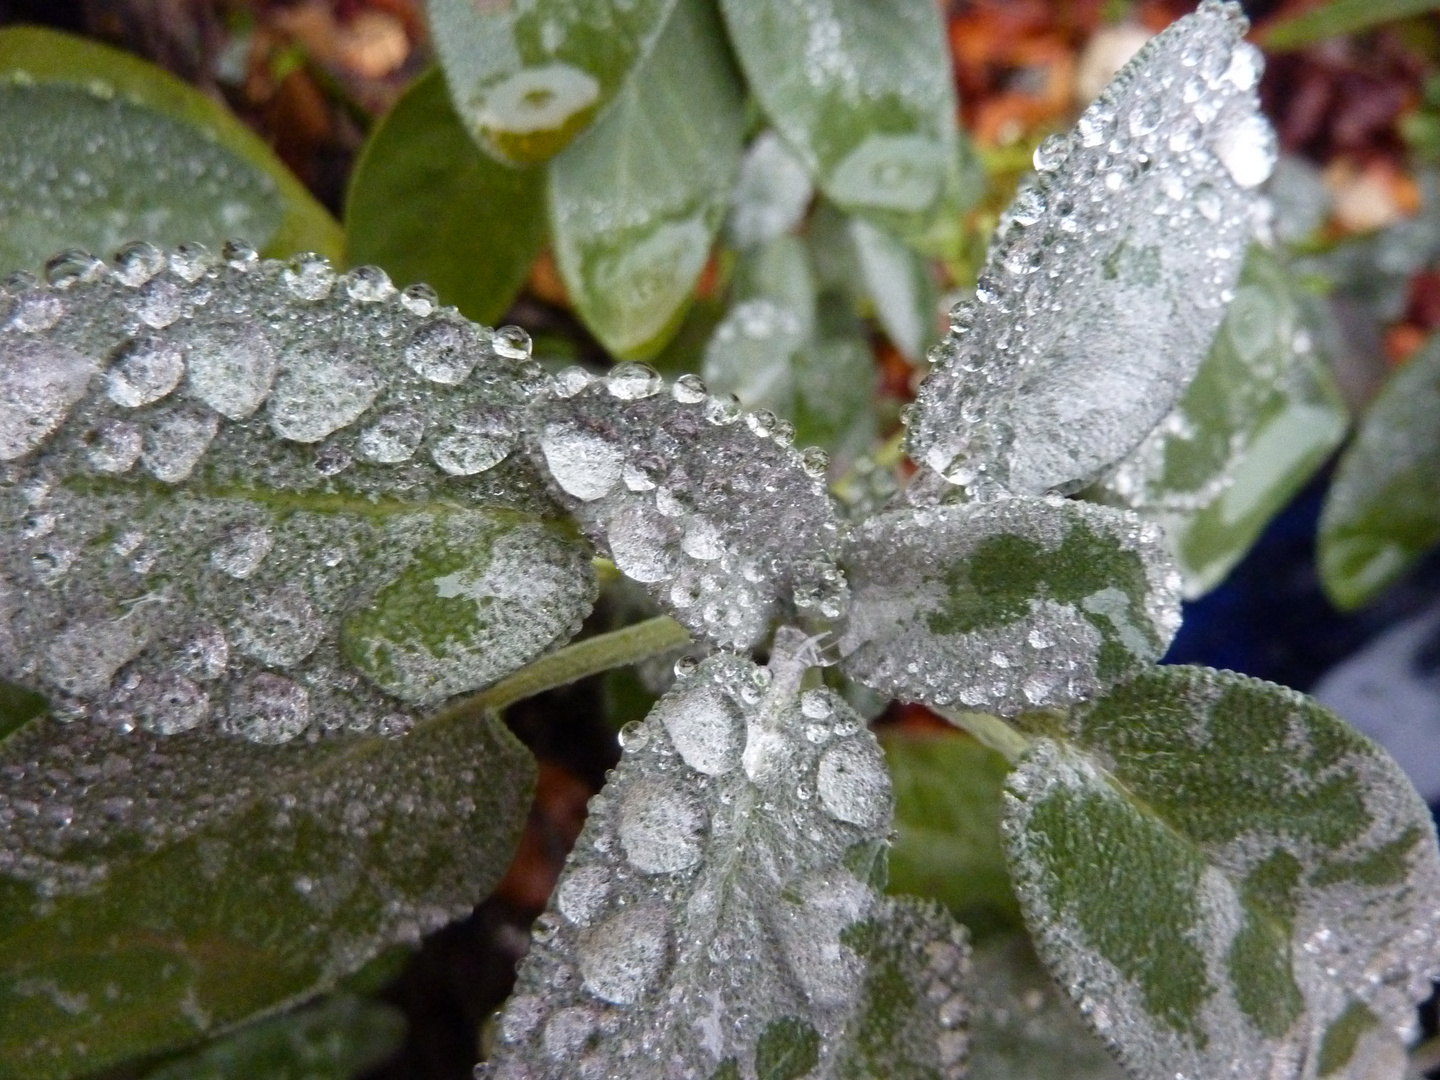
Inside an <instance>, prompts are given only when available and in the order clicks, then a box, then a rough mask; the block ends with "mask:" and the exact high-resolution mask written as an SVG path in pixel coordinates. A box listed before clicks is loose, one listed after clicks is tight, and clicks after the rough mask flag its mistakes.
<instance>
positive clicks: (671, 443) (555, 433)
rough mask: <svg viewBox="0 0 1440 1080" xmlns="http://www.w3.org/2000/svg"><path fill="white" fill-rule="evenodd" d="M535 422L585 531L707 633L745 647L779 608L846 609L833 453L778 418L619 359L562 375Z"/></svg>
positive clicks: (819, 617)
mask: <svg viewBox="0 0 1440 1080" xmlns="http://www.w3.org/2000/svg"><path fill="white" fill-rule="evenodd" d="M528 427H529V431H530V435H529V440H530V448H531V452H532V455H533V457H534V458H535V460H536V462H537V463H538V464H540V465H541V466H542V468H543V469H544V470H545V471H546V472H547V473H548V475H549V477H550V480H551V483H552V487H553V489H554V491H555V494H556V496H557V497H558V498H559V499H560V500H561V501H562V502H563V503H564V504H565V505H566V506H567V507H569V508H570V510H571V512H572V513H573V515H574V516H575V518H576V520H578V521H579V523H580V526H581V528H582V529H583V530H584V531H585V532H586V534H587V535H588V536H590V537H591V538H592V539H593V540H594V541H595V542H596V543H597V544H598V545H599V546H601V547H602V548H603V549H604V550H606V551H607V552H608V553H609V555H610V558H611V559H612V560H613V561H614V563H615V565H616V566H617V567H618V568H619V569H620V571H621V572H622V573H624V574H626V575H627V576H628V577H630V578H631V579H633V580H634V581H637V582H640V583H641V584H643V585H645V586H646V587H647V589H648V590H649V591H650V594H651V596H653V597H654V598H655V600H656V601H657V602H658V603H659V604H660V605H661V606H662V607H663V608H664V609H665V610H667V611H668V612H670V613H671V614H673V615H674V616H675V618H676V619H677V620H678V621H679V622H680V623H682V624H683V625H684V626H685V628H686V629H688V630H689V631H690V632H691V633H692V634H694V635H696V636H697V637H698V638H701V639H704V640H708V641H710V642H712V643H714V644H717V645H720V646H722V647H742V648H743V647H749V646H750V645H753V644H756V643H757V642H759V641H760V640H761V639H762V638H763V636H764V635H765V633H766V631H767V629H768V627H769V626H770V623H771V621H772V620H773V619H775V618H777V617H782V616H783V617H786V618H790V619H801V620H807V621H813V622H814V623H816V624H817V629H818V628H820V627H821V626H823V625H828V624H829V623H830V622H832V621H833V620H836V619H838V618H839V617H840V616H841V615H842V614H843V612H844V608H845V605H846V604H847V603H848V601H849V593H848V591H847V589H846V587H845V580H844V577H843V576H842V575H841V573H840V571H839V569H838V568H837V567H836V565H835V558H836V556H837V555H838V554H839V548H840V525H839V521H838V520H837V518H836V515H835V509H834V506H833V504H832V503H831V501H830V498H829V495H828V494H827V492H826V489H825V481H824V476H825V462H824V460H823V457H824V455H823V454H821V455H819V456H818V457H816V456H815V455H813V454H811V455H809V456H807V455H805V454H802V453H800V452H798V451H796V450H795V449H794V447H792V446H791V445H790V441H789V438H788V436H787V433H786V431H785V430H784V428H783V427H782V426H781V424H780V421H778V420H777V419H776V418H775V416H774V415H773V414H768V413H763V412H762V413H755V414H742V412H741V409H740V406H739V404H738V403H737V402H736V401H735V399H734V398H733V397H728V396H724V397H716V396H707V394H706V391H705V387H704V384H703V383H701V381H700V380H699V379H697V378H696V377H695V376H694V375H687V376H682V377H681V378H680V379H679V380H677V381H676V382H675V384H674V385H673V386H668V387H667V385H666V383H665V382H664V380H663V379H661V378H660V376H659V375H657V374H656V373H655V372H654V371H653V370H651V369H650V368H648V367H645V366H644V365H643V364H621V365H619V366H617V367H615V368H613V369H611V371H610V372H609V373H608V374H607V375H605V376H603V377H600V378H594V377H592V376H590V375H587V374H586V373H585V372H584V371H582V370H581V369H579V368H571V369H569V370H567V371H564V372H561V373H560V374H559V375H556V376H554V377H553V378H552V379H551V380H550V383H549V388H548V390H547V391H546V392H545V393H544V394H543V395H542V396H541V397H540V398H538V399H537V401H536V402H535V405H534V406H533V407H532V409H531V412H530V417H529V420H528Z"/></svg>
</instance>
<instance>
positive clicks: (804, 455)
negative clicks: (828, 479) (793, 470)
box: [800, 446, 830, 480]
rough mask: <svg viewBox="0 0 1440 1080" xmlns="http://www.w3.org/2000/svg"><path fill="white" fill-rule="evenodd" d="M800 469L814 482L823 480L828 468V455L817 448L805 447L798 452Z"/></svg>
mask: <svg viewBox="0 0 1440 1080" xmlns="http://www.w3.org/2000/svg"><path fill="white" fill-rule="evenodd" d="M800 467H801V468H802V469H804V470H805V472H806V474H807V475H809V476H813V477H814V478H815V479H816V480H823V479H824V478H825V473H826V472H827V471H828V470H829V468H830V455H829V454H827V453H826V452H825V451H824V450H822V449H820V447H818V446H807V447H806V448H805V449H804V450H801V451H800Z"/></svg>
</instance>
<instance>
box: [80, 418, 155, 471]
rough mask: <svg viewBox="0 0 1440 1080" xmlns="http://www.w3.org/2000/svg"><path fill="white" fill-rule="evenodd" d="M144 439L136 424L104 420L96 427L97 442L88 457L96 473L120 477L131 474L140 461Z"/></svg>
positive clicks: (92, 446) (91, 446)
mask: <svg viewBox="0 0 1440 1080" xmlns="http://www.w3.org/2000/svg"><path fill="white" fill-rule="evenodd" d="M143 444H144V437H143V436H142V435H141V433H140V429H139V428H138V427H136V426H135V425H134V424H127V423H125V422H124V421H122V420H102V421H100V423H98V424H97V425H96V426H95V441H94V442H92V443H91V444H90V450H89V452H88V453H87V455H86V458H87V460H88V461H89V462H90V467H91V468H92V469H94V470H95V471H96V472H102V473H111V474H114V475H119V474H120V473H126V472H129V471H130V470H131V469H132V468H133V467H134V466H135V462H137V461H139V460H140V451H141V448H142V446H143Z"/></svg>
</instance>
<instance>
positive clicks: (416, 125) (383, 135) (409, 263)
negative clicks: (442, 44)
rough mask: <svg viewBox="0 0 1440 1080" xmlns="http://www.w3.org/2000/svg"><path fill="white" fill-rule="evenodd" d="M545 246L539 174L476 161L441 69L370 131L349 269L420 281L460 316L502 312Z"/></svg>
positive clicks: (348, 209) (360, 166)
mask: <svg viewBox="0 0 1440 1080" xmlns="http://www.w3.org/2000/svg"><path fill="white" fill-rule="evenodd" d="M544 240H545V173H544V171H543V170H540V169H531V170H528V171H518V170H515V169H510V168H507V167H506V166H504V165H500V164H497V163H496V162H495V161H493V160H492V159H491V158H489V157H487V156H486V155H485V154H482V153H481V152H480V151H479V150H477V149H476V148H475V145H474V144H473V143H472V142H471V141H470V139H469V137H468V136H467V135H466V133H465V130H464V128H463V127H461V125H460V121H459V119H458V118H457V117H456V115H455V111H454V109H453V108H452V107H451V105H450V101H449V98H448V97H447V96H446V93H445V83H444V80H443V79H442V78H441V76H440V73H439V71H438V70H431V71H429V72H427V73H426V74H424V75H422V76H420V78H419V79H417V80H416V81H415V83H414V84H413V85H411V87H410V88H409V89H408V90H406V91H405V93H404V95H402V96H401V98H400V100H399V101H397V102H396V103H395V106H394V108H392V109H391V110H390V112H389V113H387V114H386V116H385V118H384V119H383V120H381V121H380V123H379V124H377V125H376V127H375V129H374V131H372V132H371V135H370V139H369V141H368V142H367V143H366V144H365V148H364V150H363V151H362V152H361V155H360V160H359V161H358V162H357V163H356V165H355V172H354V175H353V176H352V178H351V181H350V192H349V195H348V196H347V197H346V200H345V241H346V247H347V255H348V257H349V259H350V262H351V263H375V264H377V265H379V266H383V267H384V268H385V269H386V270H387V271H389V273H390V275H391V276H392V277H395V278H397V279H399V280H402V281H424V282H426V283H427V284H429V285H431V286H432V287H434V289H435V290H436V291H437V292H438V293H439V294H440V298H441V300H443V301H445V302H446V303H449V304H454V305H455V306H456V307H458V308H459V309H460V311H461V313H462V314H464V315H465V316H466V317H467V318H471V319H475V320H476V321H478V322H483V323H491V322H494V321H495V320H496V319H498V318H500V316H502V315H503V314H505V311H506V309H507V308H508V307H509V306H510V302H511V301H512V300H513V299H514V298H515V294H516V292H517V291H519V288H520V285H521V284H522V283H523V282H524V280H525V274H526V271H527V270H528V269H529V267H530V263H531V262H532V261H533V260H534V258H535V255H536V254H537V253H538V252H539V250H540V247H541V245H542V244H543V243H544Z"/></svg>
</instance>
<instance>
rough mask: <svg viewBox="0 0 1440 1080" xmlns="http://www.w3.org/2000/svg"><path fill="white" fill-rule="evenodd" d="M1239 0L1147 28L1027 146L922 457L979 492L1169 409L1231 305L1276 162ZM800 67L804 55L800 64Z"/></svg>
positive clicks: (919, 446)
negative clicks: (1069, 121) (1144, 40)
mask: <svg viewBox="0 0 1440 1080" xmlns="http://www.w3.org/2000/svg"><path fill="white" fill-rule="evenodd" d="M1245 26H1246V23H1245V20H1244V18H1243V17H1242V16H1241V14H1240V7H1239V5H1238V4H1227V3H1219V2H1213V3H1206V4H1203V5H1201V7H1200V10H1199V11H1198V12H1197V13H1196V14H1194V15H1190V16H1187V17H1186V18H1184V19H1181V20H1179V21H1178V22H1176V23H1175V24H1174V25H1172V26H1171V27H1170V28H1169V29H1168V30H1166V31H1164V32H1163V33H1161V34H1159V35H1158V36H1156V37H1155V38H1153V39H1152V40H1151V41H1150V42H1149V43H1148V44H1147V45H1146V46H1145V47H1144V48H1143V49H1142V50H1141V51H1140V52H1139V54H1138V55H1137V56H1136V57H1135V59H1134V60H1132V61H1131V62H1130V64H1128V65H1127V66H1126V67H1125V68H1124V69H1123V70H1122V71H1121V72H1120V74H1119V75H1117V76H1116V78H1115V80H1114V81H1113V82H1112V83H1111V84H1110V86H1109V87H1108V88H1107V89H1106V91H1105V92H1104V93H1103V94H1101V95H1100V97H1099V98H1097V99H1096V101H1095V103H1094V104H1092V105H1091V106H1090V107H1089V108H1088V109H1087V110H1086V111H1085V113H1084V115H1083V116H1081V118H1080V121H1079V123H1078V124H1077V126H1076V128H1075V130H1074V131H1073V132H1071V133H1069V134H1067V135H1064V136H1055V137H1054V138H1053V139H1051V140H1047V141H1046V142H1045V143H1044V144H1042V146H1041V147H1040V148H1039V149H1038V150H1037V151H1036V166H1037V168H1038V170H1039V172H1040V177H1039V179H1038V181H1037V182H1036V183H1035V184H1034V186H1032V187H1029V188H1026V189H1024V190H1022V191H1021V193H1020V194H1019V195H1017V196H1016V199H1015V201H1014V202H1013V203H1012V204H1011V206H1010V208H1009V210H1008V211H1007V212H1006V214H1005V215H1004V216H1003V217H1002V220H1001V222H1000V225H999V228H998V229H997V230H996V234H995V238H994V240H993V241H992V244H991V249H990V255H989V258H988V261H987V264H986V267H985V269H984V270H983V271H982V273H981V275H980V280H979V284H978V286H977V288H976V298H975V300H974V301H973V302H972V303H970V304H969V305H968V306H966V307H965V308H962V309H960V310H959V311H958V312H957V313H956V314H955V315H954V316H953V317H952V323H951V326H952V328H951V332H950V335H949V336H948V337H947V338H946V340H945V343H944V344H943V346H942V347H941V348H940V349H939V350H937V352H936V353H935V354H934V359H935V361H936V366H935V368H934V369H933V370H932V372H931V373H930V375H929V377H928V378H927V379H926V380H925V383H924V384H923V385H922V386H921V389H920V394H919V397H918V400H917V404H916V408H915V412H914V420H913V422H912V424H911V429H910V449H911V454H912V456H913V457H914V458H915V460H916V461H917V462H919V463H922V464H924V465H925V466H926V467H928V468H929V469H932V470H934V471H935V472H937V473H940V474H941V475H943V476H945V477H946V478H947V479H948V480H950V481H951V482H952V483H955V484H959V485H961V486H962V487H964V488H966V489H967V490H968V491H969V492H970V493H971V494H973V495H981V494H983V493H984V492H986V491H990V490H993V489H995V488H997V487H998V488H1001V489H1004V490H1008V491H1010V492H1013V493H1015V494H1039V493H1041V492H1044V491H1047V490H1062V491H1069V490H1075V488H1076V487H1078V486H1081V485H1083V484H1085V483H1087V482H1088V481H1090V480H1092V479H1094V478H1095V477H1096V476H1097V475H1099V473H1100V472H1101V471H1102V470H1104V469H1105V468H1106V467H1107V466H1109V465H1111V464H1113V463H1114V462H1116V461H1118V460H1119V459H1120V458H1121V457H1123V456H1124V455H1125V454H1127V453H1129V452H1130V451H1131V450H1133V449H1134V447H1135V446H1136V444H1138V443H1139V442H1140V440H1141V439H1142V438H1144V437H1145V435H1146V434H1148V433H1149V431H1150V430H1151V429H1152V428H1153V427H1154V426H1155V425H1156V424H1157V423H1158V422H1159V421H1160V420H1161V418H1162V417H1164V415H1165V414H1166V413H1167V412H1169V411H1170V408H1171V407H1172V406H1173V405H1174V403H1175V401H1176V399H1177V398H1178V397H1179V395H1180V393H1181V391H1182V390H1183V389H1184V387H1185V385H1186V384H1187V383H1188V382H1189V380H1190V378H1191V377H1192V376H1193V375H1194V373H1195V370H1196V368H1197V367H1198V366H1199V364H1200V361H1201V359H1202V358H1203V357H1204V355H1205V352H1206V350H1207V349H1208V348H1209V345H1210V342H1211V340H1212V339H1213V338H1214V336H1215V331H1216V329H1217V328H1218V327H1219V325H1220V319H1221V317H1222V315H1223V314H1224V308H1225V300H1226V298H1227V297H1228V294H1229V291H1230V290H1231V289H1233V288H1234V286H1235V281H1236V279H1237V277H1238V276H1239V273H1240V265H1241V260H1242V258H1243V256H1244V252H1245V247H1246V245H1247V243H1248V242H1249V239H1250V236H1251V234H1252V232H1253V230H1254V228H1255V224H1256V219H1257V212H1258V211H1259V210H1260V209H1261V207H1262V204H1263V200H1262V198H1261V196H1260V195H1259V193H1258V190H1257V188H1258V186H1259V184H1260V183H1261V182H1262V181H1264V179H1265V178H1266V177H1267V176H1268V175H1269V172H1270V169H1271V168H1272V167H1273V165H1274V162H1275V156H1276V151H1275V137H1274V133H1273V132H1272V131H1271V130H1270V127H1269V125H1268V123H1267V122H1266V120H1265V119H1264V117H1263V116H1262V115H1261V113H1260V103H1259V98H1258V95H1257V94H1256V91H1255V86H1256V83H1257V82H1258V81H1259V76H1260V69H1261V67H1262V63H1263V61H1262V58H1261V56H1260V53H1259V52H1258V50H1256V49H1255V48H1254V46H1252V45H1249V44H1246V43H1245V42H1243V41H1241V40H1240V39H1241V36H1242V34H1243V33H1244V30H1245ZM797 66H798V65H797Z"/></svg>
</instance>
